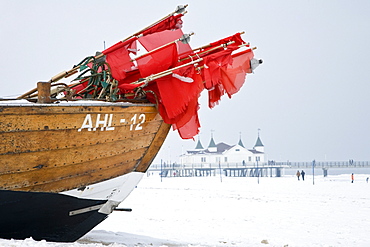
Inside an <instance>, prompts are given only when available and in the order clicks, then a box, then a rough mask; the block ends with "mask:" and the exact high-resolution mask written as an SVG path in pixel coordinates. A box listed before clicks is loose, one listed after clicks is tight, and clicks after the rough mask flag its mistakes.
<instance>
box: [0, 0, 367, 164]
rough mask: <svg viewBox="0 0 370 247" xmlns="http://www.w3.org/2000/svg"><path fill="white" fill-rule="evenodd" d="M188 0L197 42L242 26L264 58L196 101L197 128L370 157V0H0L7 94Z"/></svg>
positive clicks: (288, 148)
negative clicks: (220, 94) (210, 105)
mask: <svg viewBox="0 0 370 247" xmlns="http://www.w3.org/2000/svg"><path fill="white" fill-rule="evenodd" d="M179 4H189V7H188V9H187V10H188V13H187V14H186V15H185V17H183V21H184V27H183V31H184V32H185V33H187V32H191V31H194V32H195V33H196V35H195V36H192V40H191V45H192V46H193V47H194V48H195V47H198V46H201V45H204V44H208V43H209V42H213V41H215V40H218V39H221V38H223V37H226V36H229V35H232V34H234V33H236V32H239V31H245V34H244V35H243V36H242V37H243V39H244V40H245V41H249V42H251V44H252V46H257V48H258V49H257V50H256V51H255V57H257V58H262V59H263V60H264V64H263V65H261V66H260V67H259V68H257V70H256V71H255V73H254V74H252V75H248V77H247V80H246V83H245V85H244V87H243V88H242V89H241V91H240V92H239V93H238V94H236V95H234V97H233V98H232V99H228V98H227V96H224V98H223V99H222V100H221V103H220V105H219V106H216V107H215V108H214V109H213V110H209V109H207V98H206V97H202V98H201V100H200V103H201V110H200V121H201V125H202V127H201V135H200V139H201V141H202V144H203V145H204V146H207V145H208V144H209V140H210V135H211V130H214V132H213V135H214V139H215V141H216V143H218V142H225V143H227V144H229V145H234V144H236V143H237V142H238V140H239V135H240V133H241V137H242V140H243V142H244V145H245V146H246V147H248V148H253V146H254V144H255V141H256V139H257V132H258V129H261V130H260V137H261V140H262V142H263V144H264V145H265V151H266V154H267V159H270V160H271V159H274V160H277V161H286V160H290V161H311V160H313V159H316V160H320V161H323V160H325V159H326V160H328V161H334V160H348V159H354V160H370V150H369V140H370V130H369V126H370V112H369V108H370V97H369V94H370V79H369V70H370V69H369V68H370V66H369V65H370V62H369V58H370V49H369V45H370V14H369V13H370V1H367V0H363V1H359V0H353V1H348V0H347V1H344V0H336V1H334V0H325V1H322V0H311V1H309V0H306V1H297V0H291V1H284V0H281V1H273V0H271V1H263V0H258V1H257V0H255V1H248V0H239V1H237V0H228V1H225V0H222V1H221V0H213V1H199V0H187V1H185V2H179V1H173V0H164V1H162V0H161V1H153V0H145V1H140V0H135V1H123V0H120V1H91V0H89V1H46V0H44V1H21V0H11V1H10V0H9V1H5V0H0V10H1V15H0V49H1V55H2V59H0V71H1V80H0V85H1V89H0V97H4V96H14V95H19V94H22V93H24V92H26V91H28V90H29V89H31V88H33V87H34V86H35V85H36V82H37V81H46V80H49V79H50V77H52V76H53V75H55V74H57V73H59V72H61V71H63V70H68V69H70V68H71V67H72V66H73V65H74V64H77V63H78V62H80V61H81V60H82V59H83V58H85V57H86V56H89V55H94V54H95V51H101V50H103V48H104V46H103V44H104V41H105V42H106V44H107V46H110V45H113V44H114V43H116V42H117V41H119V40H122V39H124V38H126V37H127V36H129V35H131V34H132V33H134V32H136V31H138V30H140V29H142V28H143V27H145V26H147V25H149V24H151V23H152V22H154V21H156V20H158V19H159V18H161V17H163V16H165V15H167V14H168V13H170V12H172V11H173V10H174V9H175V8H176V6H177V5H179ZM195 145H196V142H193V141H191V140H188V141H183V140H181V138H180V137H179V136H178V134H177V133H176V132H171V133H170V135H169V136H168V139H167V140H166V142H165V144H164V146H163V148H162V150H161V152H160V153H159V156H158V158H157V161H158V160H159V159H164V160H167V161H168V160H171V161H177V159H178V158H177V156H178V155H179V154H181V152H184V151H185V150H186V149H189V148H194V147H195Z"/></svg>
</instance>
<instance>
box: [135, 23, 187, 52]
mask: <svg viewBox="0 0 370 247" xmlns="http://www.w3.org/2000/svg"><path fill="white" fill-rule="evenodd" d="M183 34H184V33H183V32H182V30H181V29H177V30H171V31H170V30H167V31H163V32H158V33H153V34H150V35H146V36H144V37H140V38H139V42H140V43H141V44H142V45H143V46H144V48H145V49H147V50H148V51H151V50H154V49H155V48H158V47H160V46H163V45H165V44H168V43H170V42H173V41H175V40H178V39H180V38H181V37H182V35H183ZM177 49H178V53H179V55H182V54H189V53H192V51H193V50H192V49H191V47H190V45H189V44H184V43H182V42H181V41H178V42H177Z"/></svg>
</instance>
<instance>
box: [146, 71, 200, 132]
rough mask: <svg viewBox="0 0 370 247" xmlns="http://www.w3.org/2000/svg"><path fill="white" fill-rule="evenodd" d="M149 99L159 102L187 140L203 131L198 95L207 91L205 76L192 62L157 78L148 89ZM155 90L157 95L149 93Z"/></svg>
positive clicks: (161, 112) (163, 115) (168, 118)
mask: <svg viewBox="0 0 370 247" xmlns="http://www.w3.org/2000/svg"><path fill="white" fill-rule="evenodd" d="M144 90H145V91H147V92H148V93H147V96H148V99H149V100H150V101H151V102H153V103H156V102H157V101H158V108H159V112H160V114H161V116H162V118H163V120H164V121H165V122H166V123H169V124H172V126H173V128H174V129H175V130H178V132H179V134H180V136H181V137H182V138H183V139H189V138H192V137H193V136H194V135H196V134H197V133H198V132H199V127H200V124H199V120H198V115H197V112H198V108H199V106H198V98H199V96H200V92H201V91H202V90H203V84H202V78H201V77H200V75H199V74H197V73H195V70H194V66H193V65H190V66H187V67H184V68H181V69H178V70H176V71H174V72H173V74H172V75H168V76H165V77H162V78H160V79H157V80H156V81H155V82H152V83H150V84H149V86H147V87H146V88H144ZM150 91H153V92H154V93H155V96H153V95H151V94H150V93H149V92H150Z"/></svg>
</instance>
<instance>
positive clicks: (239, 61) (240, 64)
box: [221, 49, 254, 98]
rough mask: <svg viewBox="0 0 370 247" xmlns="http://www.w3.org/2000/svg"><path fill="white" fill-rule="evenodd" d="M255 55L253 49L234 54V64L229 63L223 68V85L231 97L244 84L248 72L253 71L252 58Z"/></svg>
mask: <svg viewBox="0 0 370 247" xmlns="http://www.w3.org/2000/svg"><path fill="white" fill-rule="evenodd" d="M253 57H254V54H253V51H252V50H250V49H249V50H245V51H242V52H239V53H236V54H233V55H232V58H233V62H232V64H229V65H228V66H227V68H221V78H222V79H221V81H222V85H223V87H224V89H225V91H226V93H227V94H228V96H229V98H231V95H233V94H235V93H237V92H238V91H239V90H240V88H241V87H242V86H243V84H244V82H245V76H246V74H247V73H252V70H251V67H250V60H251V59H252V58H253Z"/></svg>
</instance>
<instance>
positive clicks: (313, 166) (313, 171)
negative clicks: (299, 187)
mask: <svg viewBox="0 0 370 247" xmlns="http://www.w3.org/2000/svg"><path fill="white" fill-rule="evenodd" d="M312 184H313V185H315V160H313V161H312Z"/></svg>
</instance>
